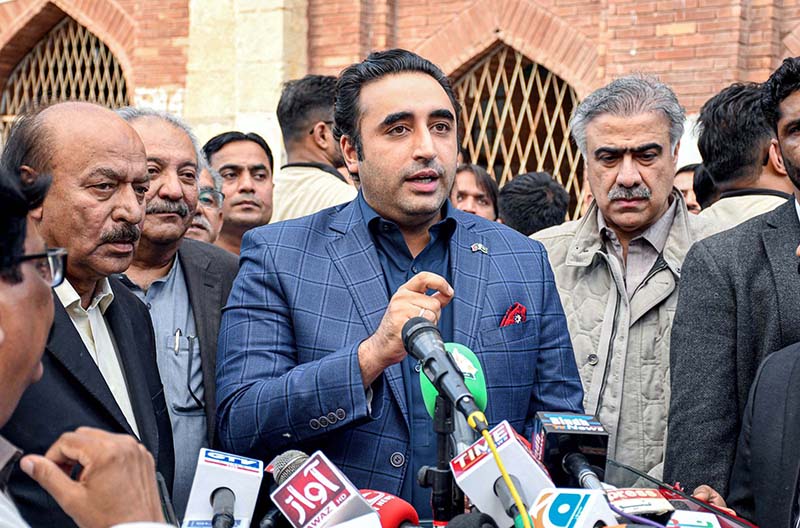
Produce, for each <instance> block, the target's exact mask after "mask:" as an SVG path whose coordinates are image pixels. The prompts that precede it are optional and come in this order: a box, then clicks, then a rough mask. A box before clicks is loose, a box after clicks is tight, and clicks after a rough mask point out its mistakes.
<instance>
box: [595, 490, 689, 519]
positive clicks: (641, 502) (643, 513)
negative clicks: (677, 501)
mask: <svg viewBox="0 0 800 528" xmlns="http://www.w3.org/2000/svg"><path fill="white" fill-rule="evenodd" d="M606 495H607V496H608V502H610V503H611V504H612V505H613V506H614V507H616V508H618V509H619V511H621V512H622V513H624V514H626V515H636V516H638V517H645V518H646V519H649V520H652V521H656V522H659V523H661V524H664V523H665V522H666V521H667V519H669V516H670V514H671V513H672V512H673V511H675V507H674V506H673V505H672V504H671V503H670V502H669V500H668V499H667V498H666V497H664V495H663V494H662V493H661V491H659V490H657V489H650V488H619V489H611V490H608V491H606Z"/></svg>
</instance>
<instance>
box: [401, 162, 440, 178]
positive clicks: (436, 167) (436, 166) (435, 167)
mask: <svg viewBox="0 0 800 528" xmlns="http://www.w3.org/2000/svg"><path fill="white" fill-rule="evenodd" d="M422 170H432V171H434V172H435V173H436V176H438V177H439V178H441V177H443V176H444V167H443V166H441V165H439V163H437V162H436V161H435V160H431V161H429V162H427V163H423V164H420V165H417V166H415V167H413V168H410V169H409V170H407V171H406V173H405V174H404V177H405V178H410V177H411V176H413V175H414V174H416V173H418V172H419V171H422Z"/></svg>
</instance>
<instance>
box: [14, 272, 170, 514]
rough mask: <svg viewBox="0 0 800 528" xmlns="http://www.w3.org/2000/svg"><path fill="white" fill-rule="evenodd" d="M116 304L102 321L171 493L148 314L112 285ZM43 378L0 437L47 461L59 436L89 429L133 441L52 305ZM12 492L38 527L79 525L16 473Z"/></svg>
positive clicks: (76, 337)
mask: <svg viewBox="0 0 800 528" xmlns="http://www.w3.org/2000/svg"><path fill="white" fill-rule="evenodd" d="M109 281H110V283H111V289H112V290H113V292H114V301H113V302H112V303H111V304H110V305H109V307H108V310H106V313H105V317H106V321H107V322H108V324H109V327H110V329H111V333H112V334H113V337H114V340H115V342H116V344H117V350H118V353H119V357H120V361H121V364H122V370H123V373H124V374H125V378H126V382H127V385H128V392H129V393H130V398H131V405H132V407H133V413H134V415H135V417H136V423H137V426H138V429H139V434H140V435H141V438H140V440H141V442H142V444H144V445H145V447H147V449H148V450H149V451H150V453H152V455H153V458H154V459H155V461H156V469H157V470H158V471H160V472H161V473H162V474H163V475H164V478H165V480H166V482H167V485H168V487H170V488H171V487H172V476H173V471H174V464H175V461H174V453H173V447H172V430H171V426H170V421H169V415H168V414H167V405H166V401H165V399H164V390H163V388H162V386H161V378H160V377H159V375H158V367H157V365H156V356H155V341H154V338H153V329H152V325H151V323H150V315H149V314H148V313H147V308H145V306H144V304H142V303H141V302H140V301H139V300H138V299H137V298H136V296H134V295H133V294H132V293H131V292H130V291H128V289H127V288H126V287H125V286H124V285H123V284H121V283H120V282H119V280H117V279H115V278H109ZM42 363H43V364H44V376H43V377H42V379H41V380H40V381H39V382H38V383H35V384H33V385H31V386H30V387H29V388H28V390H27V391H25V394H24V395H23V396H22V399H21V400H20V403H19V405H18V406H17V409H16V410H15V411H14V414H13V415H12V416H11V419H10V420H9V422H8V423H7V424H6V426H5V427H4V428H3V429H2V432H1V433H0V434H2V435H3V436H4V437H6V438H7V439H8V440H9V441H11V442H12V443H14V444H16V445H17V446H18V447H19V448H20V449H22V450H23V451H25V452H26V453H37V454H43V453H44V452H45V451H47V449H48V448H49V447H50V445H51V444H52V443H53V442H55V441H56V439H58V437H59V436H61V434H62V433H65V432H68V431H73V430H75V429H77V428H78V427H80V426H91V427H97V428H99V429H105V430H107V431H111V432H114V433H127V434H133V431H132V429H131V427H130V425H129V424H128V422H127V420H126V419H125V416H124V415H123V414H122V411H121V410H120V408H119V406H118V405H117V402H116V400H115V399H114V396H113V395H112V394H111V391H110V389H109V388H108V385H107V384H106V382H105V380H104V379H103V377H102V375H101V374H100V370H99V369H98V368H97V365H96V363H95V362H94V360H93V359H92V357H91V356H90V355H89V352H88V351H87V350H86V347H85V346H84V344H83V341H82V340H81V337H80V334H78V331H77V330H76V329H75V326H74V325H73V324H72V321H71V320H70V318H69V315H67V312H66V310H65V309H64V307H63V306H62V305H61V302H60V301H59V300H58V298H57V297H56V298H55V320H54V322H53V328H52V330H51V331H50V337H49V339H48V342H47V347H46V349H45V353H44V356H43V357H42ZM9 489H10V491H11V495H12V496H13V498H14V501H15V503H16V505H17V506H18V507H19V510H20V512H21V513H22V515H23V517H24V518H25V519H26V520H27V521H28V522H29V523H30V524H31V526H33V527H52V526H58V527H72V526H75V524H74V523H73V522H72V520H71V519H70V518H69V517H68V516H67V515H66V514H65V513H64V512H63V511H62V510H61V508H60V507H59V506H58V504H56V502H55V501H54V500H53V499H52V498H51V497H50V496H49V495H48V494H47V493H46V492H45V491H44V490H43V489H42V488H40V487H39V485H38V484H36V483H35V482H34V481H33V480H31V479H30V478H28V477H27V476H26V475H25V474H24V473H22V471H20V470H19V468H16V470H15V471H14V473H13V474H12V477H11V480H10V483H9Z"/></svg>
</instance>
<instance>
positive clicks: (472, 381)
mask: <svg viewBox="0 0 800 528" xmlns="http://www.w3.org/2000/svg"><path fill="white" fill-rule="evenodd" d="M444 349H445V350H446V351H447V352H448V353H449V354H450V356H451V357H452V358H453V361H454V362H455V364H456V366H457V367H458V370H459V371H460V372H461V375H462V376H463V377H464V385H466V387H467V389H469V392H470V394H472V397H473V398H475V404H476V405H477V406H478V408H479V409H480V410H481V412H483V411H485V410H486V403H487V394H486V376H485V375H484V373H483V367H482V366H481V363H480V361H478V357H477V356H476V355H475V352H473V351H472V350H470V349H469V348H467V347H465V346H464V345H462V344H459V343H445V344H444ZM419 386H420V390H421V391H422V399H423V401H424V402H425V409H426V410H427V411H428V415H429V416H430V417H431V418H434V411H435V408H436V396H438V395H439V391H437V390H436V387H434V386H433V384H432V383H431V381H430V380H429V379H428V377H427V376H426V375H425V373H423V372H422V369H420V373H419ZM453 426H454V429H455V430H454V431H453V433H452V435H451V437H452V441H453V443H454V444H455V445H454V446H453V453H461V452H462V451H464V450H466V449H467V448H468V447H469V446H470V445H472V443H473V442H474V441H475V440H476V436H475V432H474V431H473V430H472V429H471V428H470V427H469V425H467V423H466V421H464V420H461V419H455V420H454V423H453Z"/></svg>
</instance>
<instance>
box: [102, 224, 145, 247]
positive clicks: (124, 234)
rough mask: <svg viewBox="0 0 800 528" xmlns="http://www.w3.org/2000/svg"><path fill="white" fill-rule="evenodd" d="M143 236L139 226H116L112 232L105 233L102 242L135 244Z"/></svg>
mask: <svg viewBox="0 0 800 528" xmlns="http://www.w3.org/2000/svg"><path fill="white" fill-rule="evenodd" d="M141 236H142V232H141V231H140V230H139V226H137V225H135V224H128V223H125V224H120V225H118V226H114V228H113V229H112V230H111V231H107V232H105V233H103V234H102V236H101V237H100V241H101V242H102V243H103V244H115V243H117V242H123V243H128V244H133V243H134V242H136V241H137V240H139V237H141Z"/></svg>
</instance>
